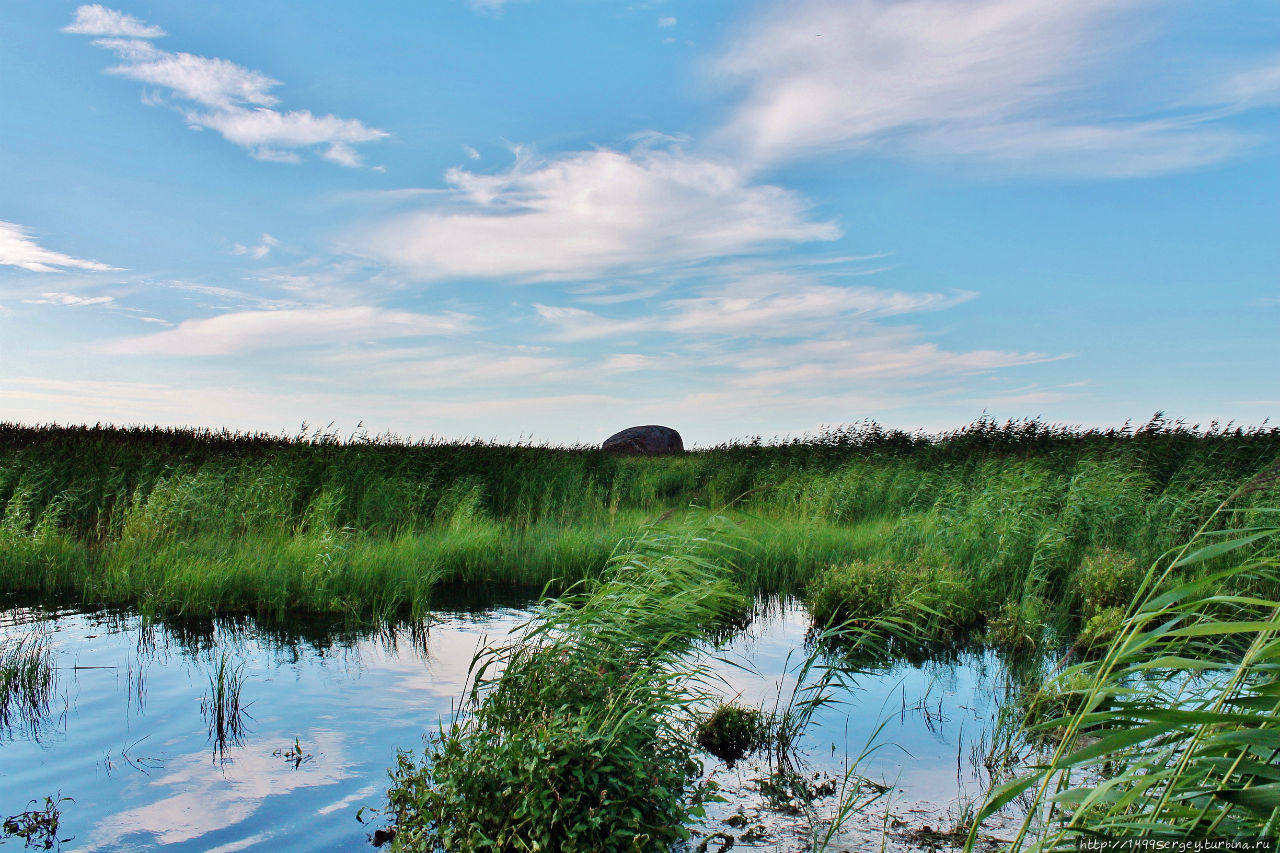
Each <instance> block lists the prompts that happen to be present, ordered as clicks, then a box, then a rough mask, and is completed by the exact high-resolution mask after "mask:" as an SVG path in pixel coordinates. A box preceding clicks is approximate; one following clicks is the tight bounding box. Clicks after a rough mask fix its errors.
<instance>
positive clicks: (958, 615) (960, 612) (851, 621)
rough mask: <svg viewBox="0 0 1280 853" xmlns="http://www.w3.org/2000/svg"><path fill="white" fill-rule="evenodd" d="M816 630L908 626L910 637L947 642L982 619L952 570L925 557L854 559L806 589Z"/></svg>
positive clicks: (958, 575) (820, 577)
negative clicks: (900, 623)
mask: <svg viewBox="0 0 1280 853" xmlns="http://www.w3.org/2000/svg"><path fill="white" fill-rule="evenodd" d="M805 603H806V604H807V605H808V607H809V612H810V613H811V614H812V615H813V620H814V623H815V624H817V625H846V626H851V627H861V626H871V625H881V626H883V625H889V624H892V623H894V622H895V620H903V619H905V620H908V621H909V626H908V627H909V628H910V631H909V634H906V635H903V634H901V633H900V635H899V637H898V639H899V640H901V639H902V637H903V636H910V638H911V639H912V641H914V642H917V643H923V644H932V643H947V642H951V641H952V640H954V639H956V638H957V637H958V636H960V635H961V634H962V633H963V632H964V631H965V629H967V628H969V627H972V625H973V624H974V622H975V620H976V619H977V618H978V612H977V610H976V609H975V607H974V602H973V599H972V596H971V595H970V593H969V591H968V590H967V588H966V586H965V584H964V583H963V579H962V577H961V575H960V573H959V572H957V571H956V570H955V569H954V568H952V567H951V566H950V565H948V564H946V563H944V562H940V561H935V560H933V559H929V558H928V557H924V558H921V559H917V560H914V561H912V562H908V563H903V562H899V561H896V560H891V559H873V560H853V561H851V562H849V563H846V564H844V565H841V566H832V567H830V568H828V569H827V570H826V571H825V572H822V573H821V574H819V575H818V576H817V578H816V579H815V580H814V581H813V582H812V583H810V585H809V586H808V587H807V588H806V590H805Z"/></svg>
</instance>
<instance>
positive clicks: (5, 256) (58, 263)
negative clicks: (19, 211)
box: [0, 222, 118, 272]
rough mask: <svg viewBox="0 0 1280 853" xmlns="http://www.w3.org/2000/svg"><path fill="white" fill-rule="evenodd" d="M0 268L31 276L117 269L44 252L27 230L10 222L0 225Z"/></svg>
mask: <svg viewBox="0 0 1280 853" xmlns="http://www.w3.org/2000/svg"><path fill="white" fill-rule="evenodd" d="M0 265H5V266H11V267H18V268H19V269H24V270H29V271H31V272H59V271H62V270H67V269H77V270H93V271H96V272H103V271H106V270H114V269H118V268H117V267H111V266H107V265H106V264H102V263H99V262H97V261H87V260H84V259H83V258H76V257H73V256H71V255H66V254H63V253H62V252H55V251H53V250H51V249H46V248H44V247H43V246H41V245H40V244H38V243H37V242H36V241H35V238H33V237H32V236H31V230H30V229H29V228H24V227H23V226H21V225H17V224H15V223H13V222H0Z"/></svg>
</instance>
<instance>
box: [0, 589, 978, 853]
mask: <svg viewBox="0 0 1280 853" xmlns="http://www.w3.org/2000/svg"><path fill="white" fill-rule="evenodd" d="M527 604H528V602H511V603H508V604H507V605H499V606H488V607H485V608H484V609H480V610H466V609H463V608H461V607H455V608H453V609H447V608H446V609H442V610H441V611H439V612H437V613H435V614H433V616H432V618H431V621H430V626H429V630H427V631H426V632H425V633H424V632H422V631H420V630H409V629H408V628H401V629H397V630H384V631H381V632H376V633H366V634H359V635H357V634H345V635H344V634H342V633H333V632H326V631H324V630H323V629H322V628H317V627H316V626H312V628H311V629H309V630H308V632H307V633H305V634H301V633H289V632H280V631H274V632H268V631H262V630H258V629H256V628H254V627H253V626H251V625H247V624H244V623H236V622H234V621H226V620H221V621H218V622H216V623H213V624H207V625H202V626H197V627H196V628H192V627H190V626H187V627H185V628H181V627H165V626H161V625H153V626H150V627H148V626H146V625H144V623H143V620H141V619H140V618H139V617H137V616H134V615H127V614H126V615H118V614H115V615H113V614H106V613H82V612H76V611H73V610H62V611H54V612H48V611H41V610H32V609H20V608H19V609H11V610H9V611H7V612H4V613H3V614H0V634H5V635H12V634H15V633H23V632H26V631H30V630H32V629H33V628H35V629H40V630H44V631H47V632H49V636H50V638H51V642H52V647H53V652H54V660H55V664H56V666H57V687H56V694H55V698H54V700H53V702H52V705H51V708H50V710H49V712H48V713H47V714H46V715H44V717H43V718H42V720H41V721H40V722H39V724H38V725H37V726H35V727H34V728H28V727H21V726H19V727H16V728H14V729H13V730H11V731H9V732H6V733H5V734H4V735H3V737H2V738H0V817H3V816H5V815H11V814H16V813H18V812H21V811H25V810H27V809H31V808H36V807H37V806H43V802H44V797H46V796H54V797H55V798H56V797H57V796H62V797H70V798H72V801H68V802H64V803H62V806H61V812H62V823H61V827H60V831H59V833H58V834H59V836H61V837H62V838H67V839H69V840H67V841H66V842H65V843H64V844H63V849H67V850H85V851H88V850H153V849H157V848H163V849H165V850H172V851H182V850H200V851H221V853H230V851H235V850H242V849H250V848H257V847H270V848H271V849H273V850H316V849H326V850H361V849H369V848H368V845H369V840H368V836H369V834H370V833H371V832H372V831H373V828H374V827H375V826H379V825H382V824H381V823H379V822H378V820H377V817H376V814H371V812H372V811H373V810H375V809H376V808H377V807H378V806H380V805H381V801H382V796H383V793H384V791H385V789H386V787H387V784H388V776H387V770H388V768H389V767H391V766H392V765H393V764H394V761H395V755H396V750H397V749H415V748H417V747H419V746H420V745H421V742H422V736H423V734H424V732H427V731H430V730H432V729H433V728H434V727H435V726H436V725H437V723H438V721H439V720H440V719H441V718H442V717H444V716H446V715H448V714H449V713H450V712H451V710H452V708H453V705H454V704H455V703H456V702H457V700H458V698H459V697H460V696H461V695H462V693H463V690H464V688H465V684H466V678H467V667H468V664H469V663H470V661H471V658H472V655H473V654H474V653H475V651H476V649H477V647H478V645H479V644H480V643H483V642H485V641H486V639H488V640H489V641H493V640H498V639H501V638H502V637H503V636H504V635H506V634H507V632H509V631H510V630H511V629H512V628H513V627H515V626H517V625H519V624H520V623H521V622H522V621H523V620H524V619H525V618H527V616H528V610H527ZM807 627H808V621H807V616H806V614H805V613H804V611H803V610H802V609H801V608H799V607H797V606H775V607H773V608H771V609H770V610H769V611H768V612H767V613H766V614H765V615H763V616H761V617H760V618H758V619H757V620H756V622H755V623H753V625H752V626H751V628H750V629H748V630H747V631H746V632H744V633H743V634H742V635H740V636H738V637H737V638H735V639H734V640H733V641H732V642H731V643H730V644H729V645H728V646H727V647H726V648H725V649H724V650H722V651H721V652H720V653H719V655H720V656H721V657H725V658H728V659H731V660H733V661H734V663H735V665H730V664H728V663H724V662H717V663H716V664H715V665H714V670H715V677H716V682H715V683H716V685H717V687H716V689H717V690H718V691H719V692H720V693H722V694H723V695H724V696H725V697H726V698H733V697H735V696H737V697H740V698H739V701H741V702H744V703H747V704H762V705H764V706H766V707H770V708H771V707H773V705H774V703H775V701H776V699H777V697H778V696H779V695H782V696H783V697H784V698H785V696H787V695H789V693H790V688H791V685H792V683H793V681H794V674H792V675H788V669H789V667H790V668H792V669H794V666H795V664H796V663H797V658H798V657H800V656H803V651H802V645H803V638H804V633H805V630H806V629H807ZM788 653H791V655H792V658H791V660H790V662H788ZM224 654H225V655H226V656H227V660H228V661H229V662H230V664H231V665H232V666H243V669H242V670H241V672H242V674H243V677H244V682H243V692H242V696H241V701H242V704H243V705H244V706H245V707H246V710H247V714H248V717H247V719H245V720H244V723H245V732H244V734H243V737H242V739H241V740H240V741H239V742H238V743H230V744H224V745H223V747H224V748H223V749H219V748H218V744H217V743H216V738H215V737H213V736H211V734H210V731H209V726H208V716H207V714H206V713H203V712H202V700H205V699H207V698H208V697H209V696H210V694H211V693H212V687H211V684H210V679H211V677H213V675H214V673H216V670H217V668H218V665H219V662H220V659H221V657H222V656H223V655H224ZM1002 678H1003V670H1002V669H1001V668H1000V667H999V665H998V664H997V663H996V662H995V661H994V660H993V659H991V658H989V657H983V656H969V657H965V658H961V659H959V660H957V661H954V662H952V663H949V664H935V665H927V666H924V667H913V666H909V665H905V664H903V665H900V666H896V667H893V668H890V669H886V670H883V671H878V672H876V673H873V674H870V675H866V676H862V677H861V678H859V679H858V681H857V686H856V689H854V690H852V691H844V690H841V691H837V693H836V695H835V697H834V698H836V699H838V700H841V701H842V703H843V704H840V705H837V706H833V707H829V708H826V709H823V710H822V711H820V712H819V714H818V715H817V716H816V717H815V720H814V725H813V727H812V728H811V730H810V732H809V736H808V738H807V740H806V742H805V749H804V754H805V756H806V758H807V761H808V764H809V767H810V769H811V771H815V772H820V773H827V774H835V775H843V773H844V771H845V770H846V769H847V767H848V763H849V760H850V759H851V758H852V757H854V756H857V755H858V754H860V753H861V752H862V751H863V749H864V747H865V745H866V743H867V741H868V739H869V738H871V737H872V735H873V733H874V732H875V731H876V730H877V728H879V735H878V741H879V742H881V743H883V744H885V746H883V747H882V748H880V749H879V750H878V751H876V752H874V753H873V754H872V755H871V756H870V757H868V758H867V759H865V760H864V761H863V762H862V763H861V764H860V765H859V767H858V768H857V769H858V772H859V773H861V774H862V775H864V776H867V777H870V778H872V779H875V780H876V781H878V782H881V783H884V784H886V785H887V786H889V788H890V789H891V792H890V793H889V794H888V795H887V796H886V797H885V798H882V799H881V801H880V802H879V804H878V805H877V807H876V808H875V809H873V810H871V811H870V812H869V813H868V814H867V815H866V816H864V817H862V818H861V819H860V820H859V821H857V822H855V824H854V826H853V827H852V829H851V830H850V832H849V833H846V835H845V836H844V837H843V838H842V839H841V841H842V842H843V843H845V844H854V843H857V842H858V841H859V840H860V839H861V840H865V839H866V838H867V837H868V835H869V834H872V835H874V836H875V837H876V838H878V837H879V834H880V832H881V831H882V830H881V827H882V825H883V824H884V823H885V821H886V820H887V819H886V818H885V817H884V816H883V809H884V805H885V803H886V802H887V803H888V805H889V808H890V811H891V817H893V818H897V819H901V820H904V827H903V828H901V830H899V831H898V832H897V836H902V835H903V833H905V832H907V831H909V830H911V829H914V828H918V827H919V826H921V825H923V824H925V823H932V824H933V825H934V826H941V825H942V824H943V823H944V822H945V821H947V820H949V819H951V818H952V817H953V816H954V815H955V814H956V813H957V811H958V810H960V809H962V808H963V803H964V802H965V801H966V799H974V798H980V797H981V795H982V793H983V790H984V783H985V781H986V780H985V778H984V777H983V773H982V770H981V767H980V766H979V764H978V763H977V762H976V761H974V760H973V759H974V756H975V755H976V748H977V747H980V745H981V744H983V743H985V741H986V740H987V739H989V738H990V735H991V728H992V722H993V720H994V718H995V714H996V711H997V706H998V701H999V698H1000V695H1001V690H1000V685H1001V683H1002ZM767 770H768V768H767V767H766V766H764V765H763V764H760V763H759V762H756V763H752V762H751V761H745V762H740V763H739V764H738V766H737V767H735V768H733V769H729V768H726V767H724V766H723V765H722V764H720V763H719V762H717V761H716V760H715V759H712V758H710V757H708V759H707V762H706V775H707V776H710V777H712V778H714V779H715V780H716V781H717V782H718V783H719V784H720V785H721V786H722V787H723V788H724V789H725V792H726V795H727V798H728V800H729V802H727V803H724V804H720V805H718V806H716V808H715V810H714V811H713V818H715V819H716V820H715V821H713V823H712V824H710V825H708V826H706V827H704V828H703V831H713V830H716V829H722V830H726V831H729V832H732V833H733V834H734V835H735V836H736V837H738V838H739V845H740V846H743V847H745V846H750V845H748V844H746V843H745V842H743V841H742V840H741V837H742V835H743V833H744V832H747V831H748V829H749V828H750V827H752V826H759V827H760V830H758V832H757V834H761V835H763V836H765V837H764V838H762V839H760V840H758V841H757V842H756V843H755V846H757V847H758V848H761V849H770V850H779V851H781V850H796V849H802V848H803V846H804V842H803V836H804V832H805V828H806V826H807V823H806V822H805V819H804V817H803V816H800V815H786V814H780V813H778V812H776V811H774V810H771V809H770V808H769V807H768V805H767V803H766V800H765V798H764V797H763V795H761V794H760V793H759V791H758V790H757V788H758V787H759V782H758V779H759V778H760V777H762V776H765V775H767ZM33 799H35V800H38V801H39V802H38V803H37V806H32V805H29V801H30V800H33ZM362 808H363V809H364V811H363V814H362V816H363V817H364V818H365V819H366V821H368V820H372V821H373V824H372V825H366V824H362V823H360V822H358V821H357V813H358V812H360V810H361V809H362ZM729 818H734V821H733V822H736V823H738V824H742V822H743V821H746V826H745V827H744V826H741V825H739V826H734V827H732V828H730V827H728V826H726V825H723V824H722V823H720V821H724V820H726V819H729ZM891 840H893V839H892V838H891ZM901 841H902V839H901V837H897V839H896V840H895V841H894V843H893V844H891V845H890V846H891V847H893V846H898V844H899V842H901ZM876 846H877V847H878V846H879V845H878V844H877V845H876ZM711 849H712V850H714V849H717V848H716V845H714V844H713V845H712V846H711ZM833 849H836V850H839V849H843V848H842V847H841V846H840V844H837V845H836V846H835V847H834V848H833ZM849 849H857V848H856V847H851V848H849Z"/></svg>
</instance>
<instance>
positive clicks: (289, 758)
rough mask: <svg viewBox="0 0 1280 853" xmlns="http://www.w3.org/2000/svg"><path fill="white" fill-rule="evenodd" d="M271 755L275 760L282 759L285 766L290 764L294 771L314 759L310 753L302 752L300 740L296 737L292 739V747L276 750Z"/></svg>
mask: <svg viewBox="0 0 1280 853" xmlns="http://www.w3.org/2000/svg"><path fill="white" fill-rule="evenodd" d="M271 754H272V755H274V756H275V757H276V758H283V759H284V761H285V763H286V764H292V765H293V769H294V770H297V769H298V768H299V767H301V766H302V765H304V764H306V763H307V762H308V761H311V760H312V759H314V758H315V756H314V755H312V754H311V753H309V752H303V751H302V740H301V739H300V738H296V737H295V738H294V739H293V745H292V746H290V747H288V748H286V749H277V750H275V751H273V752H272V753H271Z"/></svg>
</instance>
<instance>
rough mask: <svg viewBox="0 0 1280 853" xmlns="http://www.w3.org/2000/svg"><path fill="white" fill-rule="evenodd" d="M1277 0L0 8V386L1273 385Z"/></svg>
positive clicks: (710, 391) (1167, 406)
mask: <svg viewBox="0 0 1280 853" xmlns="http://www.w3.org/2000/svg"><path fill="white" fill-rule="evenodd" d="M1277 119H1280V7H1278V6H1277V5H1276V4H1275V3H1274V2H1271V1H1270V0H1267V2H1247V0H1242V2H1237V3H1232V4H1228V5H1225V6H1223V5H1220V4H1199V3H1192V2H1141V1H1140V0H1106V2H1095V0H1080V2H1073V3H1062V2H1060V0H897V2H888V0H785V1H784V0H772V2H768V1H767V2H742V0H735V2H728V0H697V2H693V0H666V2H636V3H628V2H625V0H618V2H606V0H563V2H552V0H473V2H465V0H429V2H423V0H414V2H387V3H381V4H377V9H376V12H372V11H369V9H368V8H366V7H362V6H361V5H360V4H352V3H345V2H316V0H311V2H306V3H302V2H278V3H270V4H260V3H252V4H251V3H240V2H222V3H216V4H215V3H201V4H193V3H179V2H166V1H165V0H153V1H152V2H144V3H135V4H131V5H122V6H115V5H76V4H74V3H62V2H56V1H55V0H14V2H10V3H7V4H5V7H4V10H3V12H0V366H2V367H0V418H2V419H5V420H18V421H24V422H49V421H57V422H63V423H68V422H70V423H82V422H89V423H93V422H99V421H102V422H115V423H160V424H175V425H176V424H193V425H199V426H210V427H222V426H227V427H231V428H234V429H262V430H268V431H273V432H274V431H296V430H297V429H298V427H299V425H300V424H301V423H302V422H304V421H306V422H307V423H309V424H312V425H316V426H324V425H326V424H328V423H331V422H332V423H334V424H335V428H337V429H338V430H340V431H343V432H350V431H352V430H354V429H355V428H356V426H357V424H360V423H363V425H364V428H366V429H368V430H369V431H370V432H375V433H376V432H381V431H391V432H395V433H397V434H401V435H412V436H415V437H423V436H428V435H433V434H434V435H441V436H447V437H468V436H477V435H478V436H481V437H484V438H498V439H502V440H514V439H517V438H521V437H523V438H532V439H533V440H535V441H551V442H556V443H575V442H582V443H589V442H594V441H599V440H600V439H601V438H603V437H604V436H606V435H608V434H609V433H611V432H613V431H615V430H617V429H621V428H622V427H625V426H629V425H631V424H635V423H665V424H669V425H672V426H675V427H676V428H678V429H680V430H681V432H682V433H683V434H684V435H685V438H686V441H688V442H691V443H696V444H702V445H706V444H712V443H716V442H719V441H723V440H727V439H729V438H733V437H741V436H747V435H753V434H763V435H765V436H766V437H768V436H775V435H785V434H795V433H803V432H806V431H812V430H815V429H817V428H819V427H820V426H822V425H824V424H839V423H848V422H854V421H860V420H863V419H865V418H872V419H875V420H877V421H879V422H880V423H883V424H886V425H891V426H899V427H905V428H925V429H943V428H949V427H953V426H957V425H961V424H964V423H967V422H970V421H972V420H973V419H974V418H976V417H978V416H979V415H981V414H982V413H984V412H986V413H988V414H990V415H991V416H994V417H996V418H1000V419H1003V418H1006V417H1027V416H1040V417H1044V418H1046V419H1049V420H1053V421H1062V422H1068V423H1077V424H1086V425H1110V424H1120V423H1123V422H1124V421H1126V420H1136V421H1142V420H1145V419H1146V418H1148V417H1149V416H1150V415H1151V414H1152V413H1153V412H1155V411H1157V410H1162V411H1165V412H1167V413H1168V414H1169V415H1171V416H1174V417H1185V418H1187V419H1189V420H1191V421H1198V422H1202V423H1207V422H1208V421H1210V420H1213V419H1217V420H1220V421H1227V420H1235V421H1237V422H1243V423H1250V424H1256V423H1260V422H1261V421H1263V420H1264V419H1265V418H1268V417H1272V416H1274V415H1277V414H1280V379H1278V378H1277V371H1276V365H1277V364H1278V363H1280V335H1277V321H1278V320H1280V272H1278V271H1280V156H1278V155H1280V144H1278V139H1277V137H1280V132H1278V131H1280V122H1278V121H1277Z"/></svg>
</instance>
